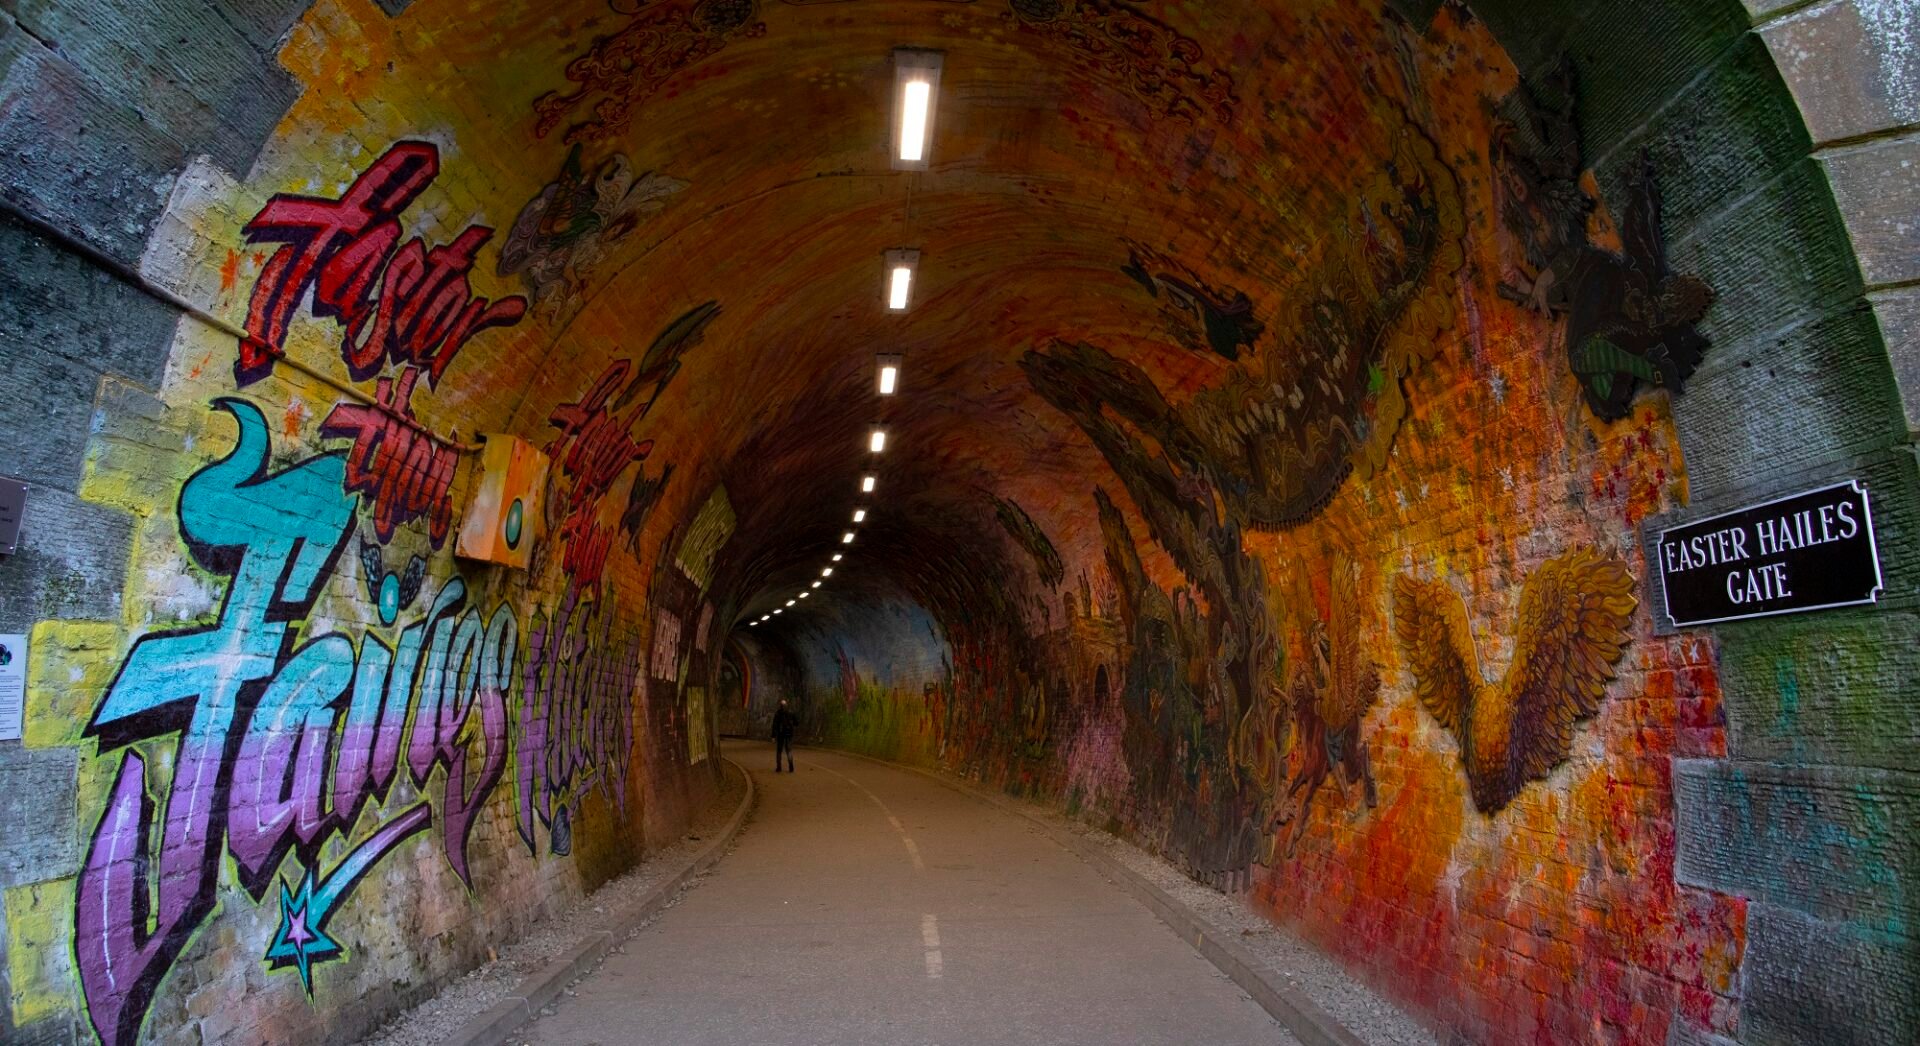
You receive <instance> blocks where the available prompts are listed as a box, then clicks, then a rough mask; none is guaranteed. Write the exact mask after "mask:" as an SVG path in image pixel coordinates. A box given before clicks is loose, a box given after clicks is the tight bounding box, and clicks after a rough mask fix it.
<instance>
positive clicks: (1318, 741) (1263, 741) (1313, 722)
mask: <svg viewBox="0 0 1920 1046" xmlns="http://www.w3.org/2000/svg"><path fill="white" fill-rule="evenodd" d="M1329 583H1330V584H1329V587H1330V592H1329V593H1328V597H1327V604H1328V611H1327V615H1326V616H1325V617H1324V618H1323V617H1321V616H1320V615H1319V614H1318V613H1317V612H1316V613H1314V614H1313V615H1312V616H1311V618H1310V620H1309V621H1308V623H1307V626H1306V628H1305V629H1304V630H1301V631H1299V632H1297V633H1295V635H1294V636H1293V637H1292V640H1293V642H1294V645H1295V647H1296V649H1295V650H1294V651H1293V652H1292V653H1291V654H1290V655H1289V656H1288V657H1287V658H1286V659H1285V663H1286V664H1288V665H1290V666H1291V667H1290V670H1289V671H1288V672H1287V673H1286V674H1285V675H1284V676H1283V675H1281V674H1280V673H1279V672H1277V671H1276V673H1275V678H1274V680H1273V683H1272V685H1271V686H1269V687H1268V688H1267V691H1266V693H1265V694H1264V695H1263V696H1262V699H1261V700H1259V701H1258V702H1257V703H1256V704H1255V705H1254V706H1253V707H1252V708H1250V709H1248V710H1247V714H1246V716H1245V717H1244V718H1243V719H1242V720H1241V724H1240V733H1239V736H1238V737H1237V738H1236V744H1237V747H1238V751H1237V753H1236V755H1237V758H1239V759H1240V760H1241V767H1242V768H1243V769H1244V770H1245V771H1246V772H1247V773H1248V774H1249V775H1250V776H1251V778H1252V783H1253V787H1254V788H1255V789H1256V791H1257V792H1258V794H1260V796H1261V802H1262V805H1263V808H1264V809H1265V810H1266V811H1267V813H1266V814H1265V816H1264V817H1263V818H1262V821H1261V823H1262V825H1263V828H1264V831H1265V832H1266V833H1267V836H1268V838H1269V839H1273V838H1274V833H1275V831H1276V830H1277V829H1278V828H1279V827H1281V826H1283V825H1284V826H1287V829H1288V830H1287V836H1286V840H1285V843H1284V850H1285V854H1286V855H1287V856H1292V855H1293V854H1294V852H1295V850H1296V849H1297V847H1298V846H1299V843H1300V838H1301V835H1302V834H1303V833H1304V832H1305V831H1306V828H1307V823H1308V817H1307V810H1308V808H1309V807H1311V806H1312V805H1313V799H1314V796H1315V795H1317V794H1318V793H1319V791H1320V788H1321V786H1323V785H1325V784H1326V783H1327V782H1328V781H1332V782H1333V784H1334V785H1335V786H1336V788H1337V789H1338V790H1339V793H1340V796H1341V799H1342V801H1343V802H1345V801H1346V800H1347V798H1348V793H1349V791H1350V790H1358V792H1359V795H1360V797H1361V799H1362V800H1363V801H1364V803H1365V808H1366V809H1368V810H1371V809H1373V808H1374V807H1375V806H1378V805H1379V801H1380V800H1379V790H1378V788H1377V786H1376V785H1375V784H1374V777H1373V767H1372V763H1371V762H1370V761H1369V759H1368V757H1367V747H1366V741H1365V739H1364V738H1363V737H1362V736H1361V724H1362V722H1363V721H1364V720H1365V719H1366V717H1367V713H1368V712H1370V711H1371V710H1372V709H1373V707H1374V706H1375V705H1376V704H1377V703H1378V702H1379V700H1380V683H1381V680H1380V669H1379V666H1378V665H1376V664H1374V663H1373V661H1372V659H1371V658H1370V656H1369V655H1368V653H1367V651H1366V647H1365V644H1364V642H1363V637H1362V635H1361V613H1360V604H1361V600H1362V596H1361V594H1360V576H1359V568H1358V566H1357V564H1354V563H1351V562H1349V561H1347V560H1345V559H1343V558H1339V557H1336V558H1335V560H1334V562H1333V567H1332V570H1331V576H1330V578H1329ZM1301 587H1302V588H1308V587H1309V586H1301ZM1296 600H1297V602H1296V603H1295V605H1296V606H1312V605H1313V597H1312V594H1311V592H1310V591H1308V592H1304V593H1296ZM1289 749H1291V752H1292V757H1291V759H1286V758H1283V753H1286V752H1288V750H1289ZM1289 762H1291V764H1292V769H1291V770H1290V771H1289V769H1288V763H1289ZM1283 778H1284V787H1282V785H1283ZM1267 856H1268V862H1267V863H1271V857H1272V855H1271V854H1268V855H1267Z"/></svg>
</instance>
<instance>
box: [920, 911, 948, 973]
mask: <svg viewBox="0 0 1920 1046" xmlns="http://www.w3.org/2000/svg"><path fill="white" fill-rule="evenodd" d="M920 943H921V944H923V945H925V946H926V949H927V980H930V981H937V980H939V979H940V976H941V975H942V974H943V973H945V972H946V963H945V961H944V960H942V959H941V957H940V919H939V917H938V916H935V915H933V914H931V913H929V914H927V915H923V916H921V917H920Z"/></svg>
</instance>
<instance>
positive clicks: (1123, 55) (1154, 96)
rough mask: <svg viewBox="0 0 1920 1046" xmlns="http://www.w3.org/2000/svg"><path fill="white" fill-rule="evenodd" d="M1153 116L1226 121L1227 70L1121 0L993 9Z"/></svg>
mask: <svg viewBox="0 0 1920 1046" xmlns="http://www.w3.org/2000/svg"><path fill="white" fill-rule="evenodd" d="M1000 17H1001V18H1002V19H1003V20H1005V21H1007V22H1009V23H1010V24H1012V25H1016V26H1018V27H1019V28H1020V29H1021V30H1022V31H1023V32H1027V33H1032V34H1034V35H1036V36H1038V37H1040V38H1041V39H1043V40H1045V41H1047V42H1048V43H1049V44H1051V45H1054V46H1055V47H1057V48H1058V49H1059V50H1060V51H1061V52H1063V53H1065V54H1067V55H1070V56H1071V58H1072V61H1073V64H1074V65H1075V67H1076V68H1077V69H1078V70H1079V71H1081V72H1083V73H1086V74H1088V75H1090V76H1093V77H1095V78H1098V79H1101V80H1104V81H1106V82H1108V83H1110V84H1112V85H1113V86H1115V87H1118V88H1119V89H1121V90H1123V91H1125V92H1126V93H1127V94H1128V95H1129V96H1130V97H1131V98H1133V99H1134V100H1135V101H1136V102H1138V103H1139V104H1140V105H1142V106H1144V107H1145V108H1146V109H1147V110H1148V111H1149V112H1152V113H1153V114H1154V115H1156V116H1166V117H1175V118H1179V119H1183V120H1199V119H1202V118H1205V119H1209V120H1218V121H1220V122H1221V123H1228V122H1231V121H1232V120H1233V112H1234V105H1235V104H1236V102H1237V101H1238V99H1237V98H1235V96H1234V87H1233V77H1231V76H1229V75H1228V74H1227V73H1226V72H1224V71H1222V70H1220V69H1217V68H1214V67H1212V66H1209V65H1208V64H1207V63H1206V52H1205V51H1204V50H1203V49H1202V48H1201V46H1200V44H1199V43H1198V42H1197V41H1195V40H1194V39H1193V38H1192V37H1189V36H1187V35H1185V34H1184V33H1181V32H1180V31H1179V30H1177V29H1174V28H1173V27H1172V26H1170V25H1168V24H1167V23H1165V22H1163V21H1161V20H1159V19H1158V18H1155V17H1153V16H1152V15H1149V14H1147V13H1146V12H1144V11H1142V10H1141V9H1140V8H1139V7H1137V6H1135V5H1132V4H1128V3H1125V2H1123V0H1007V11H1006V13H1005V14H1002V15H1001V16H1000Z"/></svg>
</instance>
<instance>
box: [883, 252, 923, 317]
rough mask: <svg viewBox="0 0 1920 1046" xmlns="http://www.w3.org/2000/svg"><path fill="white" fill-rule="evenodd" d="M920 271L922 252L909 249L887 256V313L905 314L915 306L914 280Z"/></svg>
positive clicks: (888, 253) (890, 253)
mask: <svg viewBox="0 0 1920 1046" xmlns="http://www.w3.org/2000/svg"><path fill="white" fill-rule="evenodd" d="M919 271H920V252H919V251H917V250H913V249H911V248H907V247H901V248H896V249H894V250H891V251H888V252H887V254H886V277H887V311H888V312H905V311H907V306H909V305H911V304H913V278H914V276H916V275H918V273H919Z"/></svg>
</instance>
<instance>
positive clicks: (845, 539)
mask: <svg viewBox="0 0 1920 1046" xmlns="http://www.w3.org/2000/svg"><path fill="white" fill-rule="evenodd" d="M840 543H841V544H842V545H851V544H853V531H851V530H849V531H847V532H846V533H845V534H842V535H840Z"/></svg>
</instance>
